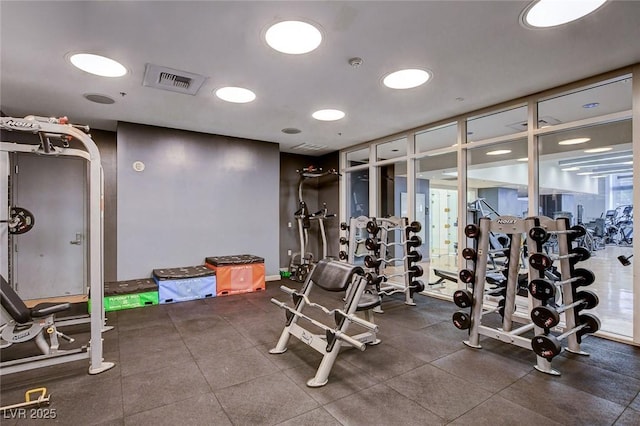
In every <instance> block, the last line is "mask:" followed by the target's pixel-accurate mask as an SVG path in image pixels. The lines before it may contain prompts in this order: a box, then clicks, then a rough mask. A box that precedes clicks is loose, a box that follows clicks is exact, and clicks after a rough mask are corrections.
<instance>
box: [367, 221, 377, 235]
mask: <svg viewBox="0 0 640 426" xmlns="http://www.w3.org/2000/svg"><path fill="white" fill-rule="evenodd" d="M366 230H367V232H368V233H370V234H371V235H376V234H377V233H378V232H379V231H380V226H378V223H377V222H376V220H375V219H372V220H370V221H369V222H367V226H366Z"/></svg>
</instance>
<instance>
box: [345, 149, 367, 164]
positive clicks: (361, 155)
mask: <svg viewBox="0 0 640 426" xmlns="http://www.w3.org/2000/svg"><path fill="white" fill-rule="evenodd" d="M362 164H369V148H368V147H367V148H363V149H359V150H357V151H351V152H347V167H354V166H360V165H362Z"/></svg>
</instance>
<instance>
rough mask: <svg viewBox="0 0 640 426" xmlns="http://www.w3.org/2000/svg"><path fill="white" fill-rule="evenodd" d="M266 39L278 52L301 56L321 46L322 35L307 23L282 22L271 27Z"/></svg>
mask: <svg viewBox="0 0 640 426" xmlns="http://www.w3.org/2000/svg"><path fill="white" fill-rule="evenodd" d="M264 38H265V40H266V41H267V44H268V45H269V46H271V47H272V48H273V49H275V50H277V51H278V52H282V53H287V54H290V55H300V54H303V53H308V52H311V51H312V50H315V49H316V48H317V47H318V46H320V43H321V42H322V33H321V32H320V30H318V29H317V28H316V27H314V26H313V25H311V24H309V23H307V22H302V21H282V22H278V23H277V24H274V25H272V26H271V27H269V29H268V30H267V32H266V33H265V35H264Z"/></svg>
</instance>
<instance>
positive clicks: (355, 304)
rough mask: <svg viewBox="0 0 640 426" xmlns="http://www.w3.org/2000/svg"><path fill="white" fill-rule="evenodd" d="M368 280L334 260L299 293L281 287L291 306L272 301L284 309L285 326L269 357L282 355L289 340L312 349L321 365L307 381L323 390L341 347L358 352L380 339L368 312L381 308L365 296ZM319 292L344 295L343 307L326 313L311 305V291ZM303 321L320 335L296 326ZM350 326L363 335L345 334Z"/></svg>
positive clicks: (324, 263) (317, 267)
mask: <svg viewBox="0 0 640 426" xmlns="http://www.w3.org/2000/svg"><path fill="white" fill-rule="evenodd" d="M366 286H367V280H366V279H365V277H364V271H363V269H362V268H361V267H359V266H355V265H350V264H347V263H344V262H340V261H337V260H334V259H323V260H321V261H319V262H318V263H317V264H316V265H315V266H314V267H313V269H312V271H311V273H310V274H308V275H307V278H306V280H305V283H304V285H303V286H302V289H301V290H300V291H299V292H298V291H295V290H293V289H291V288H289V287H286V286H281V287H280V289H281V290H282V291H284V292H285V293H287V294H288V295H290V296H291V297H292V300H293V306H289V305H288V304H286V303H285V302H281V301H279V300H277V299H275V298H274V299H271V302H272V303H273V304H275V305H276V306H279V307H280V308H282V309H284V311H285V315H286V325H285V327H284V329H283V330H282V334H281V335H280V339H279V340H278V343H277V344H276V346H275V348H273V349H271V350H270V351H269V353H271V354H282V353H284V352H285V351H286V350H287V344H288V342H289V338H290V337H291V336H294V337H296V338H298V339H299V340H300V341H301V342H303V343H306V344H307V345H309V346H311V347H312V348H313V349H315V350H316V351H317V352H319V353H321V354H322V361H321V362H320V365H319V366H318V370H317V371H316V374H315V376H314V377H313V378H312V379H310V380H309V381H307V386H309V387H319V386H324V385H325V384H326V383H327V382H328V380H329V379H328V378H329V374H330V373H331V369H332V368H333V364H334V363H335V361H336V359H337V357H338V354H339V353H340V348H341V347H342V346H343V345H347V346H352V347H355V348H357V349H359V350H361V351H364V350H365V349H366V346H367V345H377V344H378V343H380V339H378V338H377V336H376V333H377V331H378V326H377V325H376V324H375V323H374V322H373V314H372V312H371V310H372V309H373V308H375V307H376V306H378V305H379V304H380V297H379V296H377V295H372V294H368V293H365V289H366ZM314 288H318V289H320V290H324V291H328V292H333V293H344V305H343V306H342V307H341V308H335V309H329V308H327V307H325V306H323V305H321V304H319V303H315V302H313V301H312V290H313V289H314ZM305 308H307V309H308V308H315V310H316V311H319V312H320V313H321V314H322V313H323V314H325V316H326V318H328V320H329V321H327V322H322V321H320V320H317V319H316V318H317V315H314V316H313V317H312V316H310V315H307V313H306V312H304V310H305ZM357 311H364V315H365V318H364V319H363V318H360V317H358V316H356V312H357ZM300 320H304V321H306V322H308V323H311V324H312V325H313V326H315V327H316V329H319V330H322V332H323V334H317V333H314V332H313V331H311V330H309V329H306V328H304V327H302V326H301V325H300V324H299V323H300ZM351 324H355V325H357V326H360V327H361V328H364V329H365V330H366V331H365V332H363V333H360V334H357V335H354V336H351V335H348V334H347V329H348V328H349V326H350V325H351Z"/></svg>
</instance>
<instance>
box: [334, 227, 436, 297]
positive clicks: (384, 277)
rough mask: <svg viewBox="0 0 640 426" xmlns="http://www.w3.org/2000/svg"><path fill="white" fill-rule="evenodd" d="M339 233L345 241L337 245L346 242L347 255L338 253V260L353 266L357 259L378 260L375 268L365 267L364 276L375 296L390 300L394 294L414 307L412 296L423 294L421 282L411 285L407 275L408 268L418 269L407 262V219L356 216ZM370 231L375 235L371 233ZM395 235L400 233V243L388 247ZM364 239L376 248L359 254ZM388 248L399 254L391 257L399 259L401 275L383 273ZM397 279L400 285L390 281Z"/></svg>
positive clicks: (411, 277)
mask: <svg viewBox="0 0 640 426" xmlns="http://www.w3.org/2000/svg"><path fill="white" fill-rule="evenodd" d="M341 229H343V230H345V231H347V233H348V236H347V237H346V238H345V239H341V241H342V242H343V243H344V242H346V245H347V251H342V252H341V253H342V254H341V256H340V258H341V260H345V261H347V262H348V263H351V264H354V263H356V261H357V259H359V258H365V257H366V256H370V257H371V258H373V259H382V261H381V262H380V264H379V265H378V266H375V267H368V266H366V265H365V269H366V270H367V276H368V277H369V278H370V279H371V280H372V281H374V282H372V284H374V285H375V286H376V290H377V292H378V294H380V295H386V296H390V295H392V294H396V293H404V294H405V303H406V304H407V305H412V306H415V302H414V301H413V294H414V293H415V292H421V291H423V290H424V284H423V283H422V281H414V280H413V278H414V275H415V274H413V273H412V272H411V271H412V270H413V269H412V268H415V269H419V267H416V266H417V265H416V266H414V265H412V263H413V262H411V261H410V260H409V258H408V254H409V246H408V244H407V242H408V241H409V239H410V234H411V232H410V231H409V223H408V219H407V218H406V217H403V218H397V217H390V218H377V219H376V218H369V217H366V216H360V217H357V218H351V219H350V221H349V223H348V224H346V223H343V224H342V225H341ZM371 231H375V232H373V233H372V232H371ZM395 231H402V232H400V241H399V242H396V243H389V239H390V238H389V236H390V234H391V233H392V232H395ZM365 236H366V238H365ZM367 238H368V239H370V240H373V241H374V243H375V244H376V246H377V248H376V249H373V250H372V249H369V248H367V250H366V252H362V251H361V250H360V247H362V246H363V245H365V242H366V241H367ZM392 244H393V245H394V246H396V247H399V248H400V250H396V253H395V256H396V259H400V258H401V259H403V267H402V272H397V273H396V272H393V273H387V271H386V269H387V267H389V266H391V265H389V263H388V261H386V260H384V259H387V258H388V251H389V250H388V247H389V246H391V245H392ZM365 247H366V245H365ZM398 252H399V253H398ZM398 261H399V260H398ZM394 266H395V265H394ZM400 275H402V277H403V282H402V283H399V282H397V281H396V280H391V279H390V278H395V276H400Z"/></svg>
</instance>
